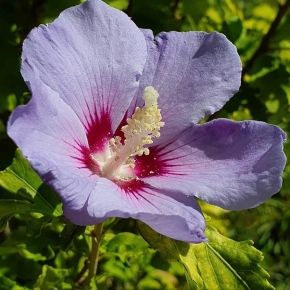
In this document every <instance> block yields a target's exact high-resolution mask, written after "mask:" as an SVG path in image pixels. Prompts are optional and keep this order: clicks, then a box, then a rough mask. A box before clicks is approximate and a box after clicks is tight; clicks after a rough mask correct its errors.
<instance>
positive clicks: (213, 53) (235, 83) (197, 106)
mask: <svg viewBox="0 0 290 290" xmlns="http://www.w3.org/2000/svg"><path fill="white" fill-rule="evenodd" d="M143 32H144V35H145V37H146V40H147V47H148V57H147V61H146V66H145V69H144V73H143V75H142V77H141V79H140V89H139V92H138V100H137V104H138V105H139V103H140V102H141V101H140V97H141V96H142V94H143V90H144V87H146V86H148V85H152V86H153V87H154V88H155V89H156V90H157V91H158V93H159V95H160V98H159V100H158V103H159V107H160V108H161V113H162V119H163V121H164V122H165V127H164V128H163V129H162V130H161V137H160V138H159V139H158V140H156V142H158V143H161V142H164V141H165V140H168V139H170V138H172V137H173V136H175V135H176V134H178V133H180V132H181V131H182V130H184V129H185V128H187V127H188V126H189V125H190V124H191V123H192V122H197V121H199V120H200V119H201V118H203V117H204V116H205V115H211V114H212V113H214V112H216V111H217V110H219V109H220V108H221V107H222V106H223V105H224V104H225V102H226V101H228V100H229V99H230V98H231V97H232V96H233V94H234V93H235V92H236V91H237V90H238V89H239V87H240V82H241V70H242V67H241V61H240V57H239V55H238V53H237V49H236V47H235V46H234V45H233V44H232V43H231V42H230V41H229V40H228V39H227V38H226V37H225V36H224V35H223V34H221V33H217V32H214V33H205V32H168V33H165V32H162V33H160V34H158V35H157V36H156V37H155V38H154V36H153V33H152V31H150V30H143Z"/></svg>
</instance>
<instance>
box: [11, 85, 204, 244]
mask: <svg viewBox="0 0 290 290" xmlns="http://www.w3.org/2000/svg"><path fill="white" fill-rule="evenodd" d="M30 86H31V89H32V91H33V97H32V99H31V101H30V102H29V103H28V104H27V105H25V106H20V107H18V108H17V109H16V110H15V111H14V113H13V114H12V116H11V118H10V120H9V124H8V132H9V135H10V137H11V138H13V139H14V140H15V141H16V143H17V145H18V146H19V147H20V148H21V150H22V151H23V153H24V155H25V156H26V157H27V158H28V160H29V161H30V162H31V164H32V166H33V167H34V168H35V169H36V170H37V171H38V173H39V174H40V175H41V176H42V177H43V178H44V180H45V181H46V182H47V183H48V184H49V185H51V186H52V187H53V188H54V189H55V190H56V191H57V192H58V193H59V194H60V196H61V198H62V200H63V203H64V212H65V215H66V216H67V217H68V218H69V219H70V220H71V221H73V222H74V223H76V224H79V225H87V224H95V223H98V222H100V221H102V220H104V219H106V218H108V217H124V218H127V217H133V218H136V219H139V220H141V221H143V222H145V223H146V224H148V225H149V226H151V227H152V228H153V229H155V230H156V231H158V232H160V233H162V234H164V235H167V236H170V237H172V238H175V239H179V240H183V241H187V242H196V243H197V242H201V241H204V240H205V238H204V234H203V232H204V229H205V222H204V218H203V216H202V214H201V212H200V209H199V207H198V205H197V204H196V202H195V200H194V199H193V198H192V197H185V196H184V195H183V194H181V193H179V192H178V191H170V190H167V191H164V190H161V189H154V188H153V187H151V186H149V185H147V184H145V183H143V182H141V181H139V182H137V183H136V184H135V183H134V182H133V183H132V184H129V185H128V184H122V185H117V184H115V183H113V182H112V181H110V180H107V179H105V178H100V177H98V176H97V175H95V174H92V172H91V171H90V170H89V169H88V168H85V167H83V164H82V163H81V159H80V158H79V156H80V153H81V149H82V148H83V147H87V146H88V143H87V138H86V135H85V133H84V132H85V130H84V126H83V124H82V123H81V122H80V120H79V118H78V117H77V115H76V113H75V112H74V111H73V110H72V109H71V107H69V106H68V105H67V104H66V103H65V102H64V101H63V100H62V99H61V98H59V96H58V95H57V93H56V92H54V91H52V90H51V89H50V88H49V87H47V86H46V85H44V84H43V83H42V82H41V81H40V80H34V81H33V82H31V84H30Z"/></svg>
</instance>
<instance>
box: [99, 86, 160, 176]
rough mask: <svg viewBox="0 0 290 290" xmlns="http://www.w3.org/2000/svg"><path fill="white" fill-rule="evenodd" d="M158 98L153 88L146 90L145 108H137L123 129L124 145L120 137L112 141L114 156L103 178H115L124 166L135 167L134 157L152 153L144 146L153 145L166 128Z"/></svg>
mask: <svg viewBox="0 0 290 290" xmlns="http://www.w3.org/2000/svg"><path fill="white" fill-rule="evenodd" d="M158 97H159V94H158V92H157V91H156V90H155V89H154V88H153V87H146V88H145V90H144V95H143V100H144V102H145V104H144V106H143V107H142V108H139V107H137V108H136V109H135V112H134V114H133V115H132V117H131V118H128V119H127V125H125V126H123V127H122V128H121V130H122V132H123V133H124V137H125V140H124V143H123V144H122V143H121V139H120V137H115V138H113V139H111V140H110V143H109V144H110V146H111V147H112V151H113V155H112V156H111V158H109V159H108V161H107V162H106V164H105V165H104V166H103V168H102V175H103V176H105V177H107V178H113V177H114V175H115V173H116V172H117V171H118V170H119V169H120V167H121V166H122V165H124V164H126V165H127V166H129V167H130V168H133V167H134V159H133V156H136V155H139V156H141V155H143V154H145V155H148V154H149V153H150V151H149V149H148V148H147V147H144V146H146V145H149V144H152V143H153V140H152V138H156V137H159V136H160V132H159V131H160V129H161V128H162V127H163V126H164V122H162V121H161V119H162V117H161V113H160V109H159V108H158V103H157V99H158Z"/></svg>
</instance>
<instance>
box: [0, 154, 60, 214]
mask: <svg viewBox="0 0 290 290" xmlns="http://www.w3.org/2000/svg"><path fill="white" fill-rule="evenodd" d="M0 187H2V188H3V189H5V190H6V191H8V192H10V193H12V195H11V196H12V197H13V199H14V200H16V199H21V201H11V200H10V201H7V200H6V201H5V200H3V199H0V201H1V202H2V203H3V204H4V203H5V202H6V203H7V202H10V206H9V207H8V208H6V209H4V207H3V211H2V212H3V214H2V215H3V216H4V215H11V214H12V213H13V214H15V213H23V212H29V211H36V212H39V213H42V214H47V215H52V216H60V215H61V214H62V211H61V209H60V201H59V199H58V198H57V196H56V194H55V193H54V192H53V191H52V190H50V189H49V188H48V187H47V186H46V185H44V184H43V182H42V181H41V179H40V177H39V176H38V175H37V174H36V172H35V171H34V170H33V169H32V168H31V166H30V164H29V163H28V161H27V160H26V159H25V158H24V157H23V156H22V154H21V152H20V151H19V150H17V151H16V154H15V158H14V160H13V162H12V164H11V165H10V166H9V167H8V168H6V169H5V170H3V171H1V172H0ZM0 198H1V195H0ZM23 199H25V200H23Z"/></svg>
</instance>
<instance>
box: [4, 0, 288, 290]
mask: <svg viewBox="0 0 290 290" xmlns="http://www.w3.org/2000/svg"><path fill="white" fill-rule="evenodd" d="M79 2H80V1H77V0H21V1H16V0H0V27H1V29H0V40H1V46H0V56H1V65H0V148H1V149H0V170H4V169H5V168H6V167H7V166H8V165H9V164H11V163H12V159H13V157H14V153H15V149H16V148H15V145H14V144H13V142H12V141H11V140H10V139H9V138H8V136H7V135H6V132H5V131H6V127H5V126H6V122H7V119H8V117H9V115H10V113H11V112H12V110H13V109H14V108H15V107H16V106H17V105H19V104H22V103H25V102H27V100H28V99H29V93H28V91H27V88H26V86H25V84H24V82H23V80H22V78H21V76H20V73H19V63H20V54H21V44H22V41H23V39H24V38H25V37H26V35H27V33H28V32H29V31H30V30H31V29H32V28H33V27H35V26H37V25H39V24H40V23H47V22H50V21H52V20H53V19H54V18H55V17H57V15H58V14H59V13H60V12H61V11H62V10H63V9H64V8H66V7H69V6H72V5H75V4H78V3H79ZM107 2H108V3H109V4H110V5H112V6H114V7H117V8H119V9H122V10H124V11H125V12H126V13H128V14H129V15H130V16H131V17H132V19H133V20H134V21H135V23H136V24H137V25H138V26H139V27H143V28H151V29H152V30H153V31H154V32H155V33H158V32H160V31H170V30H177V31H189V30H203V31H219V32H222V33H224V34H225V35H226V36H227V37H228V38H229V39H230V40H231V41H232V42H233V43H235V45H236V46H237V48H238V51H239V54H240V56H241V58H242V62H243V67H244V70H243V79H242V86H241V90H240V92H239V93H238V94H237V95H235V96H234V97H233V98H232V99H231V100H230V101H229V102H228V103H227V104H226V106H225V107H224V109H222V110H221V111H219V112H217V113H216V114H215V115H214V116H212V117H211V118H218V117H226V118H231V119H235V120H245V119H255V120H261V121H266V122H269V123H273V124H276V125H278V126H280V127H281V128H282V129H284V130H285V131H286V132H287V133H288V136H290V111H289V108H290V78H289V76H290V13H289V8H290V1H289V0H286V1H282V0H280V1H279V0H252V1H246V0H146V1H144V0H131V1H128V0H107ZM285 151H286V154H287V155H289V154H290V143H286V144H285ZM17 158H18V163H16V164H15V165H14V167H12V169H11V167H10V170H6V171H4V172H2V173H1V174H2V175H0V199H1V201H2V203H0V221H1V225H0V227H1V229H2V232H1V233H0V290H2V289H3V290H6V289H9V290H10V289H14V290H19V289H20V290H23V289H32V288H33V289H36V290H37V289H44V290H49V289H75V288H72V287H73V286H71V281H72V280H74V282H75V283H76V284H75V285H77V284H78V283H81V281H79V280H81V279H82V275H81V274H82V269H83V268H85V264H86V258H85V257H86V256H87V254H86V253H87V251H88V248H89V238H88V236H87V235H86V234H84V233H85V232H84V231H85V229H83V228H79V227H78V228H76V227H73V226H71V225H70V224H67V223H66V221H65V220H63V219H62V217H61V216H60V214H61V210H60V209H59V203H58V202H59V201H58V200H57V198H56V197H55V196H54V195H53V193H51V192H50V190H49V189H48V188H45V186H44V185H41V182H40V181H39V180H38V179H37V177H36V176H33V180H34V181H33V186H30V188H29V189H26V191H21V190H19V188H20V186H18V185H17V182H16V181H15V180H14V179H13V178H15V176H14V177H13V174H12V173H13V172H14V173H15V172H18V173H19V172H20V173H19V175H21V174H26V175H27V174H28V173H27V172H30V171H29V170H28V171H25V170H26V169H27V168H28V164H26V163H25V160H23V159H22V157H21V155H20V154H18V157H17ZM11 172H12V173H11ZM9 174H10V175H9ZM29 174H30V175H33V174H34V173H32V171H31V172H30V173H29ZM1 176H2V177H3V176H4V177H5V178H6V179H5V180H4V178H3V180H4V181H3V180H2V181H1ZM25 178H32V177H31V176H25ZM7 180H8V181H7ZM9 182H10V185H9V186H10V189H9V190H8V188H9V186H8V185H7V183H9ZM18 182H19V180H18ZM11 184H13V185H11ZM11 186H12V187H13V190H11ZM11 192H12V193H11ZM42 192H45V195H42V194H41V193H42ZM11 195H13V198H15V196H16V195H17V199H18V200H19V201H21V203H23V204H22V205H21V206H20V207H19V204H21V203H18V212H22V214H21V215H19V214H17V215H16V216H14V217H12V215H13V214H14V211H13V204H11V203H9V202H8V201H10V200H11ZM43 196H46V198H47V197H49V202H50V203H53V204H54V205H55V207H50V206H49V205H47V207H45V206H43V204H44V203H43V200H42V199H43ZM29 199H31V200H33V204H34V205H35V204H40V203H41V204H42V207H43V208H42V210H43V213H46V212H50V213H52V215H53V216H54V217H56V218H52V217H51V216H46V215H43V214H39V213H37V214H36V213H31V208H30V209H29V210H27V207H26V203H27V200H29ZM5 202H6V203H5ZM19 208H20V209H22V210H19ZM58 210H59V211H58ZM204 210H205V211H206V212H207V214H208V215H209V216H211V220H212V222H213V223H214V224H215V225H216V227H217V228H218V229H219V231H220V232H222V233H223V234H225V235H226V236H228V237H231V238H233V239H235V240H239V241H241V240H245V239H252V240H253V241H254V242H255V246H256V247H257V248H258V249H260V250H261V251H262V252H263V254H264V256H265V259H264V262H263V263H264V265H263V266H264V267H265V268H266V269H267V270H268V271H269V273H270V275H271V278H270V282H271V283H272V284H273V285H274V286H275V287H276V288H277V289H278V290H289V289H290V286H289V285H290V239H289V233H290V165H287V167H286V170H285V173H284V186H283V188H282V190H281V192H280V193H279V194H277V195H275V196H274V197H273V198H272V199H271V200H269V201H268V202H266V203H265V204H264V205H262V206H260V207H258V208H257V209H252V210H247V211H243V212H226V211H223V210H221V209H218V208H216V207H212V206H206V205H204ZM52 211H53V212H52ZM4 213H5V214H4ZM8 220H9V222H8ZM105 226H106V227H108V228H110V231H108V233H107V234H106V235H105V237H104V240H103V243H102V248H101V257H100V268H99V275H98V278H97V279H98V283H97V284H98V287H99V288H100V289H187V288H186V287H187V286H186V280H185V277H184V269H183V268H182V267H181V265H180V264H179V263H177V262H168V261H166V260H165V259H164V257H162V256H160V254H159V253H158V252H157V251H156V250H153V249H152V248H150V247H149V245H148V244H147V243H146V242H145V241H144V240H143V239H142V238H141V237H140V236H138V235H135V234H134V233H136V231H137V229H136V227H135V222H134V221H132V220H129V221H128V220H126V221H125V220H121V221H115V220H110V221H108V222H107V224H106V225H105ZM128 232H130V233H128ZM73 237H77V238H75V239H74V240H73ZM72 240H73V241H72ZM72 277H73V278H72ZM253 289H254V288H253ZM255 289H257V290H259V289H258V288H255ZM261 289H262V288H261ZM263 289H264V288H263Z"/></svg>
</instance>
